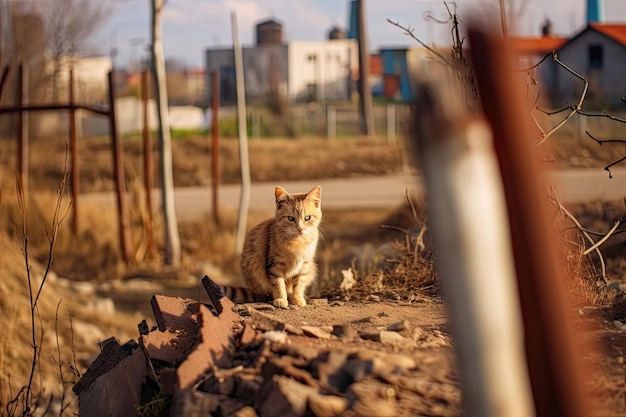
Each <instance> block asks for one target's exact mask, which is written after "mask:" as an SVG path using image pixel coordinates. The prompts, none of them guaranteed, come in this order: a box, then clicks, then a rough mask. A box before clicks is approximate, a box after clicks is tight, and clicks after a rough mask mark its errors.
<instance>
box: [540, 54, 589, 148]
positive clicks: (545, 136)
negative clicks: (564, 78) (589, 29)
mask: <svg viewBox="0 0 626 417" xmlns="http://www.w3.org/2000/svg"><path fill="white" fill-rule="evenodd" d="M552 59H553V60H554V62H556V63H557V64H559V65H560V66H561V67H563V68H564V69H565V70H567V71H568V72H569V73H570V74H572V75H574V76H575V77H577V78H579V79H580V80H581V81H582V82H583V83H585V87H584V88H583V92H582V93H581V95H580V99H579V100H578V104H576V107H575V108H572V109H571V111H570V113H569V114H568V115H567V116H566V117H565V118H564V119H563V120H561V121H560V122H559V123H558V124H557V125H556V126H554V127H553V128H552V129H551V130H550V131H549V132H548V133H544V134H542V135H541V136H540V140H539V142H538V143H537V144H535V146H534V147H535V148H537V147H539V146H541V144H542V143H544V142H545V141H546V140H548V138H549V137H550V136H551V135H552V134H553V133H554V132H556V131H557V130H559V129H560V128H561V127H562V126H563V125H564V124H565V123H567V121H568V120H569V119H571V118H572V116H574V115H575V114H576V113H577V112H578V111H580V109H581V108H582V105H583V101H585V97H586V96H587V90H588V89H589V81H587V79H586V78H585V77H583V76H582V75H580V74H579V73H577V72H576V71H574V70H573V69H571V68H570V67H568V66H567V65H565V64H564V63H563V62H562V61H560V60H559V57H558V55H557V53H556V51H552Z"/></svg>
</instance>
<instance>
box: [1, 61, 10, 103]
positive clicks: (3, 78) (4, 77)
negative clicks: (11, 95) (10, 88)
mask: <svg viewBox="0 0 626 417" xmlns="http://www.w3.org/2000/svg"><path fill="white" fill-rule="evenodd" d="M9 68H10V67H9V66H8V65H7V66H5V67H4V69H3V70H2V76H0V97H2V92H3V91H4V85H5V82H6V80H7V77H8V76H9Z"/></svg>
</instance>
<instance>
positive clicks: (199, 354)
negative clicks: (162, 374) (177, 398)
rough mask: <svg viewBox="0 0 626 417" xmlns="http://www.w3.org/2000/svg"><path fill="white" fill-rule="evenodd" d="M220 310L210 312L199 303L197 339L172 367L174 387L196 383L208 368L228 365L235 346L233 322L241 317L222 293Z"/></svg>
mask: <svg viewBox="0 0 626 417" xmlns="http://www.w3.org/2000/svg"><path fill="white" fill-rule="evenodd" d="M219 303H220V306H221V307H222V313H221V314H220V315H219V316H215V315H213V313H211V311H210V310H209V309H208V308H207V307H205V306H203V305H200V309H199V312H198V322H199V325H200V330H199V332H198V336H199V337H198V343H197V344H196V345H195V346H194V347H193V348H192V350H191V352H190V353H189V354H188V355H187V357H186V358H185V360H184V361H183V362H182V363H181V364H180V365H179V366H178V368H177V369H176V371H175V374H176V380H175V381H174V387H173V388H174V389H177V390H184V389H187V388H190V387H191V386H193V384H195V383H196V382H197V381H198V380H199V379H200V378H201V377H202V376H203V375H204V374H205V373H206V372H207V371H209V370H210V369H213V368H215V367H218V368H230V367H231V358H230V354H229V351H230V350H234V336H233V331H232V328H233V325H234V324H235V323H237V322H239V320H240V318H239V316H238V315H237V314H235V313H233V311H232V308H233V306H234V304H233V302H232V301H230V300H229V299H228V298H226V297H223V298H221V299H220V300H219Z"/></svg>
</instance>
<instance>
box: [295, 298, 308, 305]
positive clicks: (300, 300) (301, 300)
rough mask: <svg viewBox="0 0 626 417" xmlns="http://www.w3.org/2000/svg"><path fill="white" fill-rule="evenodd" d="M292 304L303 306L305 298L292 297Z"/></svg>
mask: <svg viewBox="0 0 626 417" xmlns="http://www.w3.org/2000/svg"><path fill="white" fill-rule="evenodd" d="M293 304H294V305H296V306H298V307H304V306H305V305H306V300H305V299H304V298H302V297H293Z"/></svg>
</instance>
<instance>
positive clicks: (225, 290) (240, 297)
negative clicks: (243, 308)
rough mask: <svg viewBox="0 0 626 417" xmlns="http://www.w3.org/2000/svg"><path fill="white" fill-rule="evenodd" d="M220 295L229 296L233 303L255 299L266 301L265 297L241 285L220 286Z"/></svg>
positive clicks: (254, 300) (250, 301)
mask: <svg viewBox="0 0 626 417" xmlns="http://www.w3.org/2000/svg"><path fill="white" fill-rule="evenodd" d="M222 295H223V296H225V297H228V298H230V300H231V301H232V302H233V303H235V304H241V303H253V302H256V301H266V300H267V299H266V297H263V296H259V295H258V294H255V293H253V292H252V291H250V290H249V289H247V288H243V287H222Z"/></svg>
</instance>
